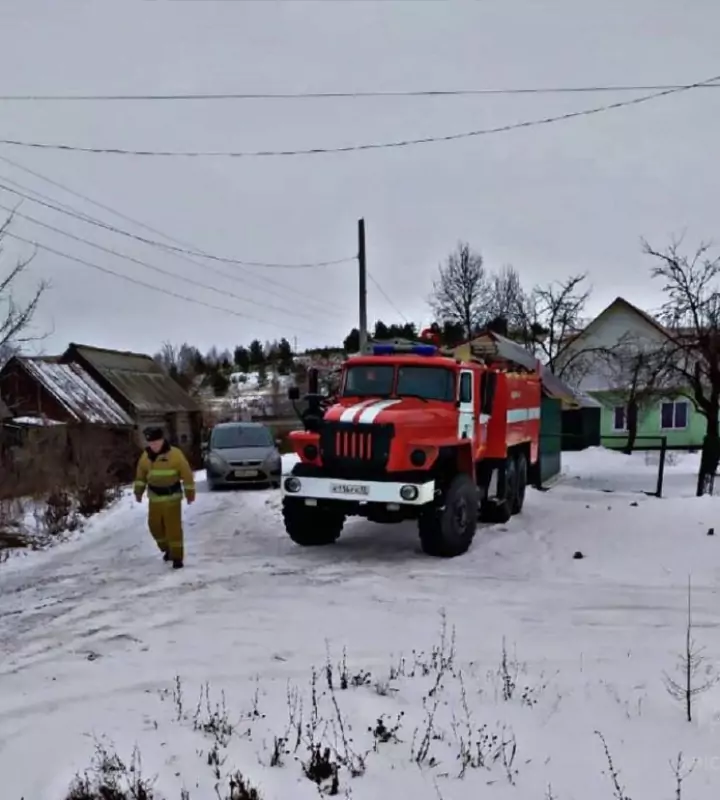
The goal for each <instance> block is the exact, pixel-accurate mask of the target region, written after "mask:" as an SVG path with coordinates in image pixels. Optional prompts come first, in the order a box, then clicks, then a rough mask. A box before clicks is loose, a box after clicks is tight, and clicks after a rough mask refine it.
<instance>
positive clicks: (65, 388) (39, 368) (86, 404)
mask: <svg viewBox="0 0 720 800" xmlns="http://www.w3.org/2000/svg"><path fill="white" fill-rule="evenodd" d="M17 362H18V363H19V364H20V365H21V366H22V367H23V369H25V371H26V372H27V373H28V374H30V375H31V376H32V377H33V378H34V379H35V380H36V381H37V382H38V383H39V384H41V385H42V386H43V387H44V388H45V389H47V391H48V392H50V394H52V396H53V397H54V398H55V399H56V400H57V401H58V402H59V403H60V404H61V405H62V406H63V407H64V408H65V409H66V410H67V411H68V412H69V414H70V415H71V416H72V417H73V418H74V419H76V420H77V421H78V422H89V423H92V424H95V425H114V426H122V427H125V426H132V425H134V423H133V421H132V419H131V418H130V417H129V416H128V415H127V414H126V413H125V412H124V411H123V410H122V408H120V406H119V405H118V404H117V403H116V402H115V401H114V400H113V399H112V397H110V395H109V394H108V393H107V392H106V391H105V390H104V389H103V388H102V387H101V386H99V384H98V383H97V382H96V381H95V380H93V378H92V377H91V376H90V375H88V373H87V372H85V370H84V369H83V368H82V367H80V366H79V365H78V364H61V363H59V362H58V361H57V359H52V358H21V357H18V358H17Z"/></svg>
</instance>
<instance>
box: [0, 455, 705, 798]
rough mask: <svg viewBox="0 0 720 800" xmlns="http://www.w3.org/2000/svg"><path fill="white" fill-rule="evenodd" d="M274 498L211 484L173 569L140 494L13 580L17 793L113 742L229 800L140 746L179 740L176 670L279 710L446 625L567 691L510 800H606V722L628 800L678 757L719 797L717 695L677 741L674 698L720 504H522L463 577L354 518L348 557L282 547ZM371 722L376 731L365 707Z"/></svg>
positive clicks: (5, 737)
mask: <svg viewBox="0 0 720 800" xmlns="http://www.w3.org/2000/svg"><path fill="white" fill-rule="evenodd" d="M617 458H622V457H620V456H617ZM279 505H280V504H279V493H277V492H274V491H241V492H235V493H213V494H210V493H207V492H203V491H201V493H200V495H199V498H198V501H197V503H196V504H195V505H194V506H192V507H191V508H189V509H188V510H187V514H186V542H187V558H186V564H187V567H186V569H185V570H183V571H182V572H173V571H171V570H169V569H168V567H167V565H166V564H164V563H163V562H162V561H161V560H160V558H159V557H158V555H157V553H156V551H155V550H154V545H153V544H152V541H151V539H150V537H149V535H148V534H147V532H146V530H145V511H146V510H145V507H144V506H143V507H141V506H137V505H136V504H135V503H134V502H133V501H132V499H131V498H125V499H124V500H123V501H122V502H121V503H119V504H118V505H117V506H116V507H115V508H113V509H111V510H110V511H109V512H107V513H105V514H104V515H102V516H101V517H100V518H98V519H97V520H95V521H93V523H92V525H91V529H90V530H89V531H88V532H87V533H86V534H85V535H84V536H83V537H82V538H81V539H80V540H79V541H77V542H74V543H72V544H68V545H65V546H61V547H58V548H57V549H55V550H53V551H50V552H47V553H43V554H35V555H32V556H30V557H29V558H27V559H15V560H13V561H12V562H10V563H9V564H7V565H4V566H3V567H0V655H1V656H2V658H1V660H0V775H1V776H2V785H3V792H2V797H3V800H4V798H6V797H7V799H8V800H20V798H21V797H24V798H25V800H64V791H65V790H66V788H67V785H68V783H69V781H70V779H71V778H72V776H73V774H74V773H75V772H76V771H77V770H78V769H82V768H84V767H85V766H86V765H87V763H88V759H89V755H90V754H91V752H92V741H90V740H89V739H88V734H90V733H95V734H98V735H99V734H107V735H109V736H111V737H112V739H113V741H114V742H115V743H116V744H117V746H118V748H120V749H123V752H125V753H126V754H127V753H129V751H130V750H131V749H132V747H133V746H134V744H135V743H136V742H141V741H142V743H143V744H142V749H143V754H144V757H145V761H146V764H147V762H148V759H149V758H151V757H152V758H153V763H152V764H149V765H148V769H149V770H150V771H151V772H153V773H158V774H159V775H160V778H159V780H160V783H159V784H158V786H159V787H162V789H163V791H165V792H166V795H165V796H166V797H167V798H168V800H176V798H179V790H180V788H181V787H183V786H185V787H188V789H189V787H194V788H193V791H192V792H191V795H190V796H191V798H192V800H205V799H206V798H208V799H209V798H211V797H216V795H215V794H214V793H213V790H212V788H211V783H208V784H207V786H205V784H203V782H202V780H201V779H198V778H197V776H196V775H195V773H196V772H203V770H204V771H205V772H207V777H208V780H209V779H210V778H211V775H210V772H209V771H208V770H207V768H206V767H203V764H202V761H201V760H198V758H197V755H195V754H193V750H192V748H190V750H188V749H187V746H186V745H185V744H183V742H182V737H181V736H180V738H179V739H178V741H179V742H180V743H179V744H178V747H179V748H180V752H174V751H173V752H172V753H171V752H170V751H171V750H172V748H173V742H172V741H170V740H169V739H168V738H167V737H168V736H169V734H168V733H167V732H165V733H163V736H164V737H165V738H164V739H163V742H164V744H163V748H160V750H158V751H157V753H155V754H153V744H152V742H150V741H146V740H148V737H151V735H152V731H153V730H157V728H158V725H159V726H160V728H161V730H163V726H164V725H165V724H166V723H165V721H163V716H162V715H163V713H164V712H163V708H161V706H162V702H161V701H160V700H159V699H158V692H159V691H161V690H164V689H167V688H168V687H171V686H172V684H173V680H174V678H175V676H180V677H181V679H182V681H183V683H184V685H185V686H187V687H189V688H188V691H189V692H190V693H191V694H192V698H193V699H192V701H191V702H194V701H195V699H196V697H195V692H196V691H197V688H198V687H200V686H201V685H202V684H204V683H205V682H206V681H209V682H211V684H212V685H213V686H214V687H216V688H217V691H218V693H219V692H220V691H221V690H225V691H226V692H227V693H228V697H229V698H232V699H233V700H234V701H235V702H237V703H238V705H242V703H243V702H245V703H246V702H247V698H249V697H250V696H252V694H253V687H254V686H255V687H262V692H263V696H267V698H268V700H267V702H268V704H269V707H272V708H275V706H276V705H277V704H278V698H282V702H281V703H280V707H283V706H285V705H286V684H287V681H288V680H290V681H292V682H296V683H297V684H298V685H302V684H307V680H308V676H309V674H310V669H311V667H312V666H315V667H318V668H322V666H323V664H324V663H325V661H326V658H327V656H326V652H327V648H328V642H329V646H330V647H331V648H332V652H333V654H336V655H337V656H338V658H339V656H340V654H341V651H342V649H343V648H344V647H346V648H347V651H348V659H349V660H351V661H352V664H353V665H355V666H357V667H358V668H363V669H367V670H368V671H371V672H372V673H373V675H380V674H381V673H382V674H385V673H387V671H388V667H389V666H390V665H391V664H392V663H393V659H395V660H397V657H398V656H399V655H400V654H401V653H404V654H406V655H408V654H410V653H411V652H412V651H413V650H429V649H430V648H431V647H432V646H433V645H434V644H435V643H436V642H437V640H438V631H439V628H440V611H441V610H444V611H445V612H446V614H447V621H448V624H449V625H452V626H454V627H455V629H456V641H457V651H458V659H459V660H460V661H461V662H462V663H463V664H464V665H469V663H470V662H473V667H472V669H473V670H475V673H476V674H477V675H478V676H480V675H486V674H487V673H488V672H490V671H493V670H496V668H497V665H498V663H499V660H500V654H501V650H502V641H503V638H504V639H506V641H507V643H508V648H516V649H517V656H518V659H519V660H520V661H522V662H525V663H526V664H527V667H526V668H523V669H527V671H528V675H529V677H528V678H527V680H528V681H532V680H540V675H541V673H542V674H544V675H546V676H550V675H553V676H556V677H555V678H554V679H553V680H554V682H555V684H554V685H553V688H552V689H548V691H547V693H546V695H547V696H546V698H545V700H544V701H543V702H546V703H547V707H546V708H545V709H544V713H543V714H540V712H538V713H537V714H536V716H535V717H534V718H532V719H526V720H524V721H523V720H519V721H518V720H515V719H513V720H512V723H513V730H514V732H515V736H516V737H517V740H518V748H519V750H520V752H522V753H523V758H526V757H527V758H529V759H530V761H531V762H532V764H531V765H527V766H525V767H520V768H519V775H518V778H517V782H516V785H511V784H510V782H509V781H506V783H507V784H508V785H505V786H502V787H500V786H498V793H501V791H502V790H512V791H513V792H514V793H515V796H516V797H519V798H522V800H524V798H528V800H529V798H531V797H532V798H536V797H542V796H543V793H544V792H545V787H546V786H547V784H548V782H551V783H552V784H553V787H554V791H555V793H556V796H557V797H558V798H559V800H562V798H571V797H578V798H579V797H583V800H595V797H597V798H601V797H610V796H612V795H611V791H612V786H611V785H610V784H609V783H606V781H607V779H606V778H605V777H604V776H603V774H602V771H603V769H605V768H606V766H607V765H606V764H605V763H604V762H603V753H602V749H598V742H597V740H593V731H594V728H596V727H602V729H603V730H604V731H606V735H607V736H608V741H609V742H610V738H611V737H612V738H613V741H614V744H615V747H616V748H617V750H618V754H617V756H616V758H618V759H620V760H622V761H623V767H624V775H625V776H626V778H627V783H628V784H629V786H628V793H629V794H630V796H632V797H633V798H634V800H636V798H643V797H648V798H650V797H657V796H661V795H662V796H670V795H671V794H672V792H673V790H674V784H673V780H674V779H673V776H672V773H671V772H670V771H669V769H668V768H667V762H668V759H669V758H671V757H673V756H675V755H677V753H678V751H680V750H682V751H683V752H684V753H685V756H686V757H691V758H693V759H696V760H697V761H696V765H700V766H696V769H694V771H693V774H692V775H691V776H690V777H688V778H687V781H688V786H689V785H690V783H689V782H690V781H693V782H694V783H693V791H692V792H690V795H692V797H694V798H697V799H698V800H704V798H706V797H707V798H710V797H713V798H715V797H717V791H718V789H719V788H720V758H718V756H720V746H719V745H720V725H718V724H717V720H716V719H715V715H716V714H717V713H719V712H720V694H716V689H713V690H710V691H708V692H707V693H705V694H704V695H703V696H702V697H698V699H697V704H698V713H697V719H696V721H695V722H694V723H693V725H687V723H685V724H683V719H682V711H681V709H679V708H678V707H677V706H676V705H675V704H674V702H673V701H672V700H671V699H670V698H669V696H668V694H667V692H666V691H665V689H664V687H663V672H664V671H667V672H672V670H673V667H674V661H675V657H676V655H677V654H678V653H679V652H680V651H681V650H682V646H683V637H684V625H685V618H686V602H687V581H688V575H689V574H690V573H692V582H693V614H694V623H695V626H696V631H695V635H696V638H697V639H698V640H699V642H700V643H701V644H703V645H707V646H708V648H709V649H708V651H707V656H708V658H709V659H710V660H712V659H713V658H717V657H718V655H720V632H718V631H717V630H716V629H717V628H718V627H719V626H720V618H719V617H718V600H719V599H720V592H718V586H720V558H719V557H718V556H719V551H718V548H719V547H720V536H716V537H711V536H708V535H707V531H708V528H709V527H711V526H713V525H717V523H718V522H720V519H719V518H718V511H719V510H720V504H719V503H718V500H717V499H715V498H703V499H700V500H695V499H693V500H686V499H681V498H677V499H674V498H670V499H665V500H660V501H658V500H655V499H653V498H647V497H642V496H635V495H620V494H612V495H611V494H607V493H604V492H600V491H596V490H594V489H587V488H578V487H577V486H576V485H573V483H572V481H568V483H567V485H560V486H558V487H556V488H555V489H553V490H552V491H551V492H548V493H537V492H534V491H532V492H530V493H529V495H528V499H527V503H526V510H525V512H524V514H523V515H522V517H518V518H514V519H513V520H512V521H511V522H510V523H509V524H508V525H506V526H495V527H490V528H480V529H479V530H478V535H477V538H476V542H475V544H474V546H473V548H472V549H471V551H470V552H469V553H468V554H467V555H466V556H465V557H461V558H458V559H453V560H451V561H439V560H434V559H429V558H427V557H425V556H423V555H422V554H421V553H420V551H419V547H418V544H417V536H416V532H415V528H414V527H413V526H411V525H407V526H405V525H404V526H396V527H382V526H376V525H372V524H370V523H366V522H364V521H351V522H349V523H348V525H347V528H346V532H345V533H344V535H343V537H342V538H341V540H340V541H339V542H338V544H337V545H336V546H333V547H329V548H319V549H308V550H303V549H300V548H297V547H296V546H295V545H293V544H292V542H290V540H289V539H288V538H287V537H286V535H285V533H284V530H283V527H282V522H281V519H280V514H279ZM717 527H718V533H719V534H720V525H717ZM575 551H581V552H582V553H583V554H584V555H585V558H583V559H573V553H575ZM466 669H468V670H470V667H469V666H466ZM475 673H473V674H475ZM478 679H479V678H478ZM543 680H545V679H543ZM398 698H399V695H398ZM557 698H563V700H562V702H560V700H559V699H557ZM608 698H612V702H609V701H608ZM377 699H378V698H377V697H374V698H373V700H375V701H376V700H377ZM364 702H366V703H369V701H367V700H366V701H364ZM540 704H541V705H542V703H540ZM360 705H362V704H360ZM555 706H557V708H555ZM608 706H609V707H608ZM553 708H555V711H553ZM165 711H166V712H167V711H168V709H165ZM358 713H361V712H360V711H358ZM368 713H369V716H370V719H369V722H370V723H372V722H373V714H374V713H375V709H374V708H373V709H372V710H371V711H369V712H368ZM492 713H495V711H493V712H492ZM499 713H500V712H497V713H496V714H495V718H498V714H499ZM513 713H515V712H513ZM528 713H529V714H530V715H531V716H532V715H533V714H535V712H534V711H529V712H528ZM269 716H271V715H270V714H269ZM375 716H377V714H375ZM556 717H557V718H558V719H562V724H561V725H559V724H553V723H551V722H550V720H551V719H555V718H556ZM719 719H720V718H719ZM158 720H160V722H158ZM167 724H169V721H167ZM628 726H631V727H632V726H634V730H630V729H629V728H628ZM358 727H359V726H358ZM265 735H266V736H270V741H271V742H272V735H271V734H270V733H269V732H267V733H266V734H265ZM278 735H279V733H278ZM407 738H408V739H409V738H410V736H409V735H408V737H407ZM253 741H254V742H255V744H254V745H253V746H252V747H251V748H250V750H249V751H248V752H249V753H250V754H251V756H252V757H251V759H250V763H242V764H240V763H238V764H236V766H237V767H238V768H242V769H244V770H247V771H249V773H251V774H253V775H256V776H257V778H256V782H257V783H259V784H260V786H261V788H262V789H263V791H264V794H263V797H264V798H265V800H271V798H277V800H285V799H286V798H287V800H289V799H290V798H291V797H292V798H293V800H295V798H298V800H302V798H304V797H308V798H310V797H317V796H318V795H317V790H316V789H315V787H314V786H313V784H312V783H310V782H309V781H304V782H303V783H300V784H298V783H297V782H298V781H299V780H300V778H299V777H298V775H300V776H301V773H300V772H297V771H294V772H293V773H292V776H290V772H291V769H290V767H287V768H284V769H283V770H279V769H277V768H276V769H272V768H268V767H266V766H265V767H261V765H260V762H263V759H262V758H261V757H260V756H257V755H256V753H255V751H256V750H258V749H259V748H260V744H258V742H259V741H260V740H259V739H258V738H257V737H256V739H254V740H253ZM648 741H650V742H651V744H652V747H651V748H650V749H649V750H648V745H647V743H648ZM183 748H184V749H183ZM568 748H569V751H568ZM38 749H41V750H42V752H43V758H42V760H41V761H40V762H38V759H37V756H36V754H37V752H38ZM188 753H190V754H191V755H188ZM528 753H530V755H528ZM148 754H150V755H148ZM237 758H241V759H247V754H244V751H238V754H237V755H236V756H235V759H236V760H237ZM191 759H194V761H196V762H197V764H195V763H194V762H193V763H192V764H190V763H189V762H190V760H191ZM713 759H716V760H713ZM391 760H392V759H391ZM393 763H394V762H393ZM560 765H562V766H560ZM446 766H447V765H445V767H446ZM386 767H387V764H385V766H384V767H383V769H378V770H376V773H377V774H375V777H374V778H372V777H371V776H372V773H373V769H372V768H371V767H368V778H367V779H366V778H361V779H360V778H358V779H356V780H354V781H351V782H352V792H353V794H352V796H353V797H356V798H365V797H367V798H370V797H374V796H379V794H378V793H380V794H382V793H383V792H384V791H385V790H386V789H387V787H388V786H390V784H391V783H392V782H393V781H397V780H399V778H398V776H397V775H395V776H394V777H393V776H392V775H391V774H390V773H388V772H387V771H383V770H386ZM446 771H447V770H446V769H444V768H443V769H441V770H440V773H442V774H443V775H444V772H446ZM440 773H438V774H440ZM378 776H379V777H378ZM349 780H350V779H349ZM377 780H380V783H379V784H378V783H375V782H374V781H377ZM408 780H410V779H409V778H408ZM412 780H413V781H417V785H416V784H412V788H411V785H410V784H405V783H404V784H402V793H404V794H405V793H406V794H407V796H410V795H411V794H412V793H413V792H416V793H417V794H415V796H417V797H418V798H420V800H423V799H424V798H428V799H429V798H437V796H438V793H437V791H436V788H435V783H436V782H437V780H440V778H439V777H438V775H436V774H435V773H433V774H432V775H430V773H428V772H421V771H418V770H416V771H415V772H413V773H412ZM447 780H449V779H447ZM477 780H479V779H476V778H473V777H472V776H470V777H467V778H465V779H464V780H463V781H462V782H452V783H448V784H447V785H446V786H445V787H444V788H443V787H442V786H441V789H442V797H444V798H446V800H457V799H458V798H464V797H474V796H476V794H475V793H476V792H477V787H478V785H482V786H486V785H487V776H483V778H482V780H481V781H480V783H479V784H478V783H477V782H474V783H473V781H477ZM196 784H197V786H196ZM595 785H597V787H598V789H597V792H596V791H595V790H594V789H591V788H590V787H592V786H595ZM630 787H633V788H632V789H631V788H630ZM311 789H312V790H313V791H310V790H311ZM463 792H467V793H468V794H463ZM633 792H635V793H633Z"/></svg>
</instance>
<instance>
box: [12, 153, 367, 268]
mask: <svg viewBox="0 0 720 800" xmlns="http://www.w3.org/2000/svg"><path fill="white" fill-rule="evenodd" d="M0 160H2V161H6V162H7V163H9V164H12V165H13V166H19V165H17V164H15V162H13V161H11V160H10V159H6V158H3V157H2V156H0ZM20 168H21V169H22V167H20ZM28 171H29V170H28ZM32 174H36V173H32ZM4 180H7V181H8V183H15V181H11V180H9V179H8V178H5V179H4ZM16 185H18V184H16ZM6 191H9V192H12V191H13V190H12V189H9V188H7V187H6ZM30 191H32V190H30ZM15 194H20V192H15ZM34 194H37V195H39V194H40V193H39V192H34ZM27 199H29V200H32V198H27ZM35 202H37V201H35ZM55 210H56V211H61V212H62V209H59V208H57V207H55ZM80 216H82V217H85V221H86V222H91V221H92V222H93V224H96V225H100V226H101V227H104V228H107V229H108V230H111V231H113V232H114V233H121V234H123V235H126V236H130V237H131V238H133V239H137V240H138V241H139V242H143V243H144V244H149V245H152V246H154V247H162V248H163V249H165V250H172V251H174V252H177V253H183V254H185V255H191V256H196V257H197V258H207V259H210V260H211V261H220V262H222V263H223V264H237V265H238V266H243V267H265V268H270V269H313V268H316V267H332V266H338V265H340V264H348V263H350V262H351V261H354V260H355V259H356V256H346V257H345V258H336V259H332V260H330V261H306V262H300V263H295V264H288V263H277V262H269V261H246V260H243V259H239V258H227V257H224V256H216V255H213V254H211V253H205V252H203V251H201V250H195V249H186V248H182V247H173V246H172V245H169V244H164V243H162V242H158V241H155V240H152V239H146V238H144V237H142V236H138V235H137V234H134V233H128V232H125V231H122V230H120V229H119V228H114V227H113V226H112V225H108V224H107V223H106V222H103V221H102V220H98V219H93V218H91V217H88V216H87V215H86V214H82V213H81V214H80ZM135 224H139V223H135ZM166 238H167V237H166Z"/></svg>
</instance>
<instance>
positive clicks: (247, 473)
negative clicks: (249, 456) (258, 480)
mask: <svg viewBox="0 0 720 800" xmlns="http://www.w3.org/2000/svg"><path fill="white" fill-rule="evenodd" d="M257 474H258V471H257V470H256V469H236V470H235V477H236V478H255V477H257Z"/></svg>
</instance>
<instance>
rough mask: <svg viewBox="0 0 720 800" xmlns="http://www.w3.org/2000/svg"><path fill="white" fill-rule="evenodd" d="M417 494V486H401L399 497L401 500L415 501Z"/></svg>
mask: <svg viewBox="0 0 720 800" xmlns="http://www.w3.org/2000/svg"><path fill="white" fill-rule="evenodd" d="M418 494H419V492H418V488H417V486H403V487H402V489H400V497H402V499H403V500H417V497H418Z"/></svg>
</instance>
